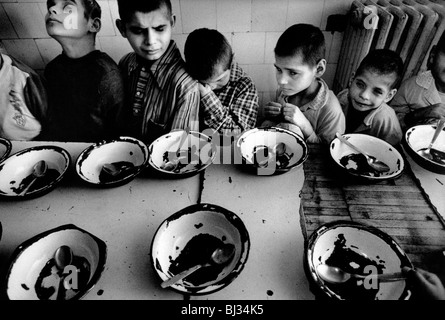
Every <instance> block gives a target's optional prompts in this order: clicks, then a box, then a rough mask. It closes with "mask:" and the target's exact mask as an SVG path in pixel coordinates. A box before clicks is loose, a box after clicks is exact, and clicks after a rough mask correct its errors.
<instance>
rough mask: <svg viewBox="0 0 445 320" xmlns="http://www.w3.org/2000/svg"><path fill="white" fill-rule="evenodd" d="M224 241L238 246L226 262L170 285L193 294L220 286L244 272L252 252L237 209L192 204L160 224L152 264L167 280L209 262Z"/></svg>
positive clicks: (204, 292)
mask: <svg viewBox="0 0 445 320" xmlns="http://www.w3.org/2000/svg"><path fill="white" fill-rule="evenodd" d="M223 244H231V245H234V246H235V254H234V256H233V258H232V259H231V260H230V261H229V262H228V263H227V264H224V265H214V266H209V267H204V268H201V269H199V270H197V271H195V272H194V273H192V274H191V275H189V276H188V277H186V278H184V279H183V280H182V281H179V282H178V283H176V284H174V285H172V286H171V287H170V288H172V289H173V290H175V291H178V292H180V293H186V294H190V295H204V294H210V293H213V292H216V291H218V290H221V289H222V288H224V287H226V286H227V285H229V284H230V283H231V282H232V281H233V280H235V278H236V277H237V276H238V275H239V274H240V273H241V271H242V269H243V268H244V265H245V263H246V261H247V257H248V255H249V248H250V240H249V233H248V231H247V229H246V227H245V226H244V223H243V221H242V220H241V219H240V218H239V217H238V216H237V215H236V214H235V213H233V212H231V211H229V210H227V209H224V208H222V207H219V206H216V205H212V204H198V205H192V206H190V207H187V208H185V209H182V210H180V211H178V212H177V213H175V214H173V215H172V216H170V217H169V218H167V219H166V220H165V221H164V222H163V223H162V224H161V225H160V226H159V228H158V230H157V231H156V233H155V235H154V238H153V242H152V246H151V259H152V265H153V268H154V269H155V271H156V272H157V274H158V275H159V277H160V279H161V280H162V281H165V280H168V279H170V278H171V277H173V276H174V275H176V274H177V273H179V272H181V271H183V270H185V269H188V268H190V267H192V266H194V265H196V264H200V263H203V262H204V260H205V261H206V262H207V261H208V260H207V259H208V258H209V257H210V255H211V253H212V252H213V251H214V250H215V249H216V248H217V247H218V246H221V245H223Z"/></svg>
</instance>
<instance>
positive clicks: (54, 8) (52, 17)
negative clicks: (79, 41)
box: [45, 0, 90, 38]
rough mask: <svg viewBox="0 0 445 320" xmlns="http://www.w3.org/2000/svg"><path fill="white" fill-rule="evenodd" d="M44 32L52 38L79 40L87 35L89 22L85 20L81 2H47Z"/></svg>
mask: <svg viewBox="0 0 445 320" xmlns="http://www.w3.org/2000/svg"><path fill="white" fill-rule="evenodd" d="M46 5H47V8H48V12H47V13H46V17H45V22H46V31H47V32H48V35H50V36H51V37H53V38H58V37H66V38H80V37H83V36H85V35H86V34H88V31H89V30H90V29H89V28H90V25H89V23H90V21H89V20H88V19H86V18H85V7H84V5H83V2H82V1H81V0H71V1H67V0H48V1H47V3H46Z"/></svg>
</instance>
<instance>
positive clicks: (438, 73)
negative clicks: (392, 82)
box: [391, 32, 445, 131]
mask: <svg viewBox="0 0 445 320" xmlns="http://www.w3.org/2000/svg"><path fill="white" fill-rule="evenodd" d="M428 69H429V70H427V71H425V72H421V73H419V74H418V75H416V76H413V77H411V78H409V79H407V80H405V81H404V82H403V83H402V84H401V86H400V88H399V90H398V92H397V94H396V95H395V97H394V99H393V100H392V102H391V107H393V108H394V110H395V111H396V113H397V116H398V118H399V121H400V124H401V126H402V129H403V130H404V131H406V130H407V129H409V128H410V127H412V126H415V125H418V124H435V123H436V122H437V121H438V119H440V118H444V117H445V32H444V33H443V34H442V36H441V38H440V40H439V41H438V43H437V44H436V45H434V46H433V47H432V49H431V52H430V55H429V57H428Z"/></svg>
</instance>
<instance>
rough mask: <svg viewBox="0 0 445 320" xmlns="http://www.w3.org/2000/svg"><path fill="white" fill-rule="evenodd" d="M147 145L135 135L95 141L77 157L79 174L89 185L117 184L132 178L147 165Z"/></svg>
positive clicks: (110, 185)
mask: <svg viewBox="0 0 445 320" xmlns="http://www.w3.org/2000/svg"><path fill="white" fill-rule="evenodd" d="M147 161H148V148H147V145H146V144H145V143H144V142H142V141H140V140H138V139H135V138H132V137H119V138H116V139H112V140H104V141H101V142H97V143H94V144H92V145H90V146H89V147H88V148H86V149H85V150H83V151H82V152H81V153H80V155H79V156H78V158H77V161H76V172H77V174H78V176H79V177H80V178H81V179H82V180H83V181H85V182H87V183H88V184H90V185H93V186H98V187H117V186H121V185H124V184H126V183H128V182H130V181H131V180H133V179H134V178H135V177H136V176H137V175H138V174H140V173H141V172H142V171H143V170H144V169H145V167H146V165H147Z"/></svg>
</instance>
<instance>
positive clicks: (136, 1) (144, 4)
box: [117, 0, 172, 22]
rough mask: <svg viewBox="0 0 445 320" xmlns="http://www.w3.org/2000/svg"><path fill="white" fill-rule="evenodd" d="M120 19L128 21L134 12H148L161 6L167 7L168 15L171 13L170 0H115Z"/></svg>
mask: <svg viewBox="0 0 445 320" xmlns="http://www.w3.org/2000/svg"><path fill="white" fill-rule="evenodd" d="M117 4H118V7H119V16H120V19H121V20H122V21H124V22H128V21H129V20H130V19H131V17H132V16H133V14H134V13H135V12H143V13H149V12H152V11H155V10H158V9H161V8H164V7H165V8H167V11H168V15H169V16H171V15H172V5H171V2H170V0H117Z"/></svg>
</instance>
